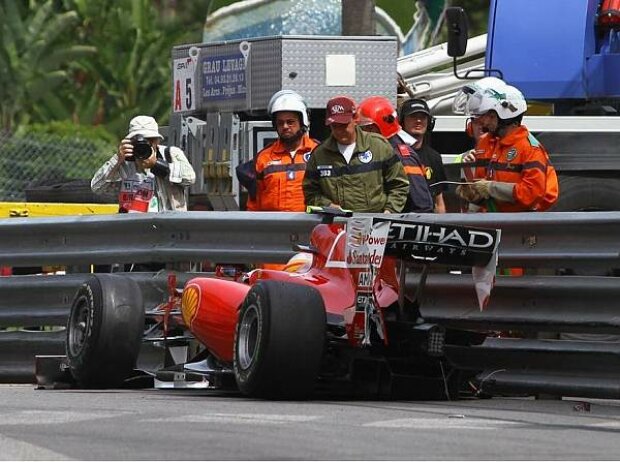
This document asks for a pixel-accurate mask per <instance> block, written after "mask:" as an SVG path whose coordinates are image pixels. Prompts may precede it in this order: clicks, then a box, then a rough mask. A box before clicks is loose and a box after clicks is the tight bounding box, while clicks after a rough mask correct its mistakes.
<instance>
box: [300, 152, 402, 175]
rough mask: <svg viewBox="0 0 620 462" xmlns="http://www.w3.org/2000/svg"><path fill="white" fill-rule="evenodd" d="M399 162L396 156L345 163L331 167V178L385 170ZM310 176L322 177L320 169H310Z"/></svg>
mask: <svg viewBox="0 0 620 462" xmlns="http://www.w3.org/2000/svg"><path fill="white" fill-rule="evenodd" d="M396 162H399V160H398V158H397V157H396V156H394V157H391V158H390V159H387V160H384V161H376V162H369V163H367V164H359V165H350V164H349V165H345V166H343V167H337V168H332V169H330V171H331V174H330V175H329V178H337V177H340V176H347V175H355V174H358V173H368V172H373V171H377V170H383V169H387V168H389V167H391V166H392V165H394V163H396ZM306 175H307V177H308V178H321V173H320V170H308V171H306Z"/></svg>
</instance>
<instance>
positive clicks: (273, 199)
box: [246, 134, 318, 212]
mask: <svg viewBox="0 0 620 462" xmlns="http://www.w3.org/2000/svg"><path fill="white" fill-rule="evenodd" d="M317 145H318V143H317V142H316V141H314V140H313V139H311V138H310V137H309V136H308V135H307V134H304V136H303V138H302V140H301V146H300V147H299V149H297V152H296V153H295V157H294V158H291V154H290V152H289V151H288V150H287V149H286V148H285V147H284V145H283V144H282V142H281V141H280V140H277V141H275V142H274V143H272V144H270V145H269V146H267V147H266V148H265V149H263V150H262V151H260V152H259V153H258V154H257V155H256V158H255V159H256V184H257V185H256V199H254V200H252V199H251V198H248V202H247V204H246V209H247V210H251V211H260V212H303V211H305V210H306V205H305V202H304V191H303V189H302V186H301V183H302V181H303V179H304V174H305V172H306V162H307V161H308V159H309V158H310V153H311V152H312V150H313V149H314V148H315V147H316V146H317Z"/></svg>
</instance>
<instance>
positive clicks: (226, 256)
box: [0, 212, 620, 397]
mask: <svg viewBox="0 0 620 462" xmlns="http://www.w3.org/2000/svg"><path fill="white" fill-rule="evenodd" d="M408 217H409V218H411V219H412V220H414V221H416V222H421V223H442V222H444V223H450V224H455V225H465V226H476V227H483V228H484V227H488V228H499V229H501V230H502V239H501V243H500V247H499V263H500V266H502V267H525V268H528V269H529V271H528V272H530V271H532V270H533V271H534V272H537V271H538V272H539V273H540V272H542V273H553V270H556V269H559V268H571V269H573V270H574V271H576V272H577V273H579V272H581V271H583V272H591V271H602V270H608V269H609V268H614V267H618V268H620V240H619V239H618V237H617V236H620V213H619V212H592V213H578V212H570V213H522V214H445V215H432V214H428V215H409V216H408ZM320 220H321V219H320V217H318V216H312V215H306V214H300V213H253V212H188V213H164V214H144V215H138V214H136V215H114V216H81V217H59V218H30V219H21V218H12V219H5V220H0V236H2V239H1V240H0V266H5V265H10V266H31V265H44V264H55V265H57V264H72V265H79V264H87V263H94V264H103V263H117V262H118V263H122V262H148V261H170V262H172V261H188V260H192V261H199V260H203V259H206V260H210V261H221V262H229V263H253V262H276V261H280V262H281V261H285V260H286V259H287V258H288V257H289V256H291V255H292V254H293V251H292V250H291V247H292V244H295V243H301V244H304V243H307V242H308V240H309V235H310V231H311V230H312V228H313V227H314V226H315V225H316V224H317V223H319V222H320ZM84 277H85V275H75V274H74V275H71V274H70V275H66V276H23V277H20V276H13V277H7V278H0V327H3V326H16V325H23V326H41V325H50V324H53V325H64V322H65V319H66V316H67V314H68V311H69V307H70V305H71V301H72V299H73V294H74V293H75V291H76V290H77V288H78V287H79V284H80V283H81V281H82V280H83V278H84ZM130 277H135V278H139V279H140V278H142V279H141V280H139V281H138V282H139V284H140V285H141V287H142V288H143V292H145V297H146V299H147V303H149V304H150V303H152V304H156V303H159V302H161V301H163V299H165V294H166V284H167V278H166V276H165V275H160V276H157V277H153V275H152V274H149V275H141V273H133V274H131V275H130ZM182 281H183V279H182V278H180V279H179V284H182ZM617 281H618V279H616V278H610V277H596V276H541V275H539V276H524V277H520V278H510V277H498V278H497V283H496V287H495V289H494V292H493V295H492V298H491V302H490V304H489V306H488V307H487V308H486V309H485V310H484V311H482V312H481V311H479V309H478V307H477V305H476V302H475V294H474V289H473V286H472V283H471V279H470V276H468V275H447V274H431V275H429V278H428V280H427V285H426V289H425V290H424V292H423V297H424V298H423V306H422V314H423V316H424V317H425V318H426V319H427V320H428V321H433V322H437V323H441V324H443V325H446V326H449V327H450V326H452V327H458V328H466V329H474V330H479V331H484V332H488V331H501V330H519V331H523V332H525V333H527V334H528V335H529V336H533V337H535V336H536V334H537V333H539V332H576V333H607V334H618V333H620V316H618V314H617V312H616V311H617V310H616V309H615V306H616V300H618V299H619V295H620V293H619V292H620V284H618V283H617ZM407 282H408V285H410V286H413V285H415V283H416V277H415V275H414V276H412V279H408V281H407ZM586 298H587V302H586ZM586 303H587V307H586V306H584V305H585V304H586ZM501 340H502V339H499V340H498V341H495V342H491V343H488V342H487V343H485V344H484V345H481V346H480V347H478V350H476V351H478V352H479V353H476V354H477V357H478V358H487V359H488V361H489V364H487V365H484V364H482V365H481V368H486V367H487V366H488V367H490V368H493V367H496V366H497V364H499V363H498V361H499V362H501V361H502V357H503V356H505V355H506V351H508V350H510V351H515V353H514V355H517V356H518V355H520V354H522V353H523V352H529V353H527V354H528V355H529V356H528V357H529V358H531V359H532V360H533V361H534V360H535V359H536V358H538V357H543V358H547V359H548V358H550V357H553V355H554V354H558V351H564V352H565V354H566V355H567V356H566V357H567V358H570V357H571V356H570V355H573V354H578V355H579V357H580V358H582V359H581V360H582V361H584V363H585V362H587V361H597V360H599V359H600V358H611V359H610V361H611V362H609V363H608V365H609V367H612V366H613V364H614V361H615V360H616V359H615V358H616V357H617V352H616V349H617V348H616V346H617V344H612V345H611V346H609V348H606V347H605V345H602V346H601V344H596V343H595V342H585V343H581V344H580V345H581V346H582V348H585V350H586V351H578V352H577V353H575V352H574V351H573V350H574V347H575V343H574V342H572V343H571V342H568V343H567V342H566V341H564V342H563V343H562V340H557V341H556V342H555V343H554V342H551V343H549V342H546V343H545V342H543V343H538V344H534V343H532V342H533V340H531V339H520V340H523V341H529V342H530V344H528V345H525V344H524V343H522V345H525V346H524V347H518V346H516V345H518V343H515V342H513V343H511V344H510V345H511V346H510V348H508V349H507V347H506V346H505V343H502V341H501ZM511 340H512V339H511ZM63 342H64V333H63V332H60V333H59V332H31V331H25V330H20V331H17V332H11V331H0V381H7V380H12V381H15V380H18V379H21V380H19V381H31V380H32V377H33V375H32V369H33V361H32V358H33V356H34V354H35V353H36V354H58V353H62V350H63V346H62V344H63ZM569 343H570V344H569ZM500 345H501V347H500ZM601 348H602V349H603V350H604V351H601ZM517 351H518V352H517ZM541 352H542V353H541ZM454 354H455V356H454V358H455V361H459V360H463V361H465V359H463V358H467V352H461V354H460V356H459V354H457V353H454ZM511 354H512V353H511ZM588 355H589V359H587V360H586V359H583V358H585V357H587V356H588ZM481 361H482V359H481ZM465 362H466V361H465ZM518 362H519V361H518V360H515V361H513V362H512V363H511V364H509V365H508V366H507V367H515V365H516V364H518ZM560 362H561V361H560ZM560 362H558V364H559V363H560ZM543 363H544V361H543ZM470 366H471V365H468V364H463V367H465V368H467V367H470ZM526 366H527V364H525V365H524V367H526ZM603 369H604V367H603ZM537 373H538V375H537V376H536V378H535V379H532V378H531V377H530V379H531V380H530V379H528V380H529V381H527V383H542V382H545V379H544V378H541V377H543V375H544V374H551V375H553V374H555V375H554V376H555V377H560V376H561V374H562V373H561V372H557V373H555V372H554V371H552V370H551V369H549V370H542V369H540V370H538V372H537ZM523 374H524V372H523V370H512V369H507V370H504V372H503V373H502V380H499V379H498V380H496V381H495V382H493V383H494V386H496V387H500V386H504V385H505V383H506V382H509V381H510V380H512V379H511V377H513V378H514V377H517V379H515V380H516V381H519V380H521V381H522V382H523ZM607 375H609V374H607ZM582 378H583V377H581V378H579V379H575V380H576V381H579V380H581V379H582ZM590 379H591V380H590V383H593V384H595V385H592V386H594V387H596V383H598V382H597V381H596V380H598V379H600V383H601V386H600V387H599V388H600V390H602V389H603V387H604V386H607V385H604V383H603V382H605V381H607V382H608V381H609V377H606V378H601V377H599V378H598V379H595V378H593V377H590ZM549 380H551V379H549ZM549 380H547V382H545V383H546V385H544V384H543V385H539V389H545V387H547V388H548V389H550V390H554V389H556V388H554V386H551V385H549V383H548V382H549ZM502 381H503V382H502ZM559 382H560V379H558V383H559ZM607 382H605V383H607ZM487 383H490V382H488V381H487ZM502 383H503V384H504V385H502ZM511 383H512V382H511ZM575 383H576V382H575ZM510 386H512V387H514V388H515V389H516V388H518V387H519V386H520V385H519V384H518V383H516V382H515V383H512V384H509V386H508V388H510ZM532 386H534V385H532ZM558 387H559V385H558ZM612 388H613V387H612ZM574 390H575V391H579V388H578V387H577V388H574ZM609 390H611V389H610V388H609V387H607V391H606V392H601V393H603V394H604V393H608V394H609V393H611V391H609ZM599 395H600V394H599ZM619 397H620V395H619Z"/></svg>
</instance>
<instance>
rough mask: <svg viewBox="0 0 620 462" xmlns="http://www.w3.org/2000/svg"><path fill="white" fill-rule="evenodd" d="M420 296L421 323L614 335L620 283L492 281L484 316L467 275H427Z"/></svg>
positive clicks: (591, 279)
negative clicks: (423, 320)
mask: <svg viewBox="0 0 620 462" xmlns="http://www.w3.org/2000/svg"><path fill="white" fill-rule="evenodd" d="M410 290H412V288H411V287H410ZM423 295H424V298H423V302H422V315H423V316H424V318H425V319H426V320H427V321H429V322H438V323H441V324H443V325H445V326H450V327H455V328H461V329H472V330H480V331H488V330H489V327H490V326H492V328H493V329H494V330H504V331H507V330H517V331H523V332H531V333H534V332H541V331H550V332H578V333H592V334H620V309H618V305H617V303H618V300H620V279H618V278H614V277H602V276H523V277H502V276H498V277H496V279H495V287H494V288H493V293H492V295H491V299H490V301H489V304H488V306H487V307H486V308H485V309H484V311H480V309H479V308H478V304H477V302H476V298H475V293H474V288H473V285H472V282H471V275H447V274H431V275H429V276H428V279H427V284H426V288H425V290H424V293H423ZM586 303H587V306H586Z"/></svg>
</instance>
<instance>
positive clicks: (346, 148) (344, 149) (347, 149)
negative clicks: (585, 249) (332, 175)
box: [338, 143, 355, 164]
mask: <svg viewBox="0 0 620 462" xmlns="http://www.w3.org/2000/svg"><path fill="white" fill-rule="evenodd" d="M338 150H339V151H340V154H342V157H344V160H346V161H347V164H349V163H351V157H353V152H354V151H355V143H353V144H340V143H338Z"/></svg>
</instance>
